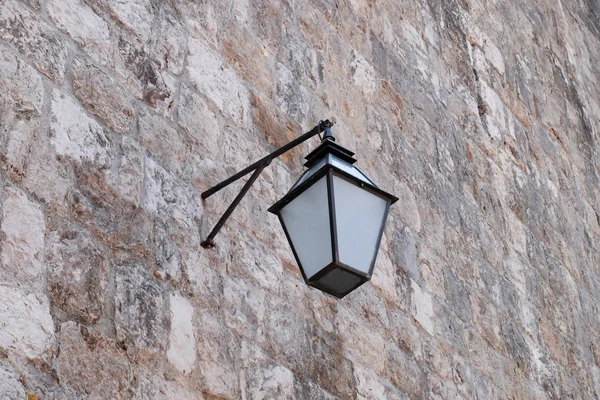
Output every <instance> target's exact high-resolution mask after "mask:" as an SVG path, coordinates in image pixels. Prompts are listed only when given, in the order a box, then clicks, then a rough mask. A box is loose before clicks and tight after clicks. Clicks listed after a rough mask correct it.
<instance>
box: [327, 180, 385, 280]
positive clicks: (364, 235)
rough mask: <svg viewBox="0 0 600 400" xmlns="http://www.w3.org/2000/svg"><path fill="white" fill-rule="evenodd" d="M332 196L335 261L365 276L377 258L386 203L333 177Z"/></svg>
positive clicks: (345, 181) (359, 188)
mask: <svg viewBox="0 0 600 400" xmlns="http://www.w3.org/2000/svg"><path fill="white" fill-rule="evenodd" d="M333 194H334V201H335V203H334V204H335V207H334V209H335V218H336V228H337V241H338V243H337V245H338V254H339V259H340V261H341V262H343V263H344V264H346V265H348V266H350V267H352V268H354V269H357V270H359V271H361V272H364V273H365V274H368V273H369V270H370V268H371V264H372V263H373V259H374V258H375V256H376V254H377V245H378V241H379V233H380V231H381V227H382V225H383V224H384V223H385V221H384V217H385V211H386V208H387V201H386V200H384V199H382V198H381V197H379V196H377V195H375V194H373V193H371V192H369V191H367V190H365V189H363V188H361V187H359V186H357V185H355V184H352V183H350V182H348V181H347V180H345V179H342V178H340V177H338V176H336V175H334V176H333Z"/></svg>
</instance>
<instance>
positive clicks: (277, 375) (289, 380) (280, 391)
mask: <svg viewBox="0 0 600 400" xmlns="http://www.w3.org/2000/svg"><path fill="white" fill-rule="evenodd" d="M247 379H248V393H247V394H248V398H250V399H257V400H264V399H272V398H282V399H286V398H292V396H293V395H294V374H292V371H290V370H288V369H287V368H284V367H282V366H281V365H265V366H261V367H258V368H254V369H252V370H251V371H249V376H248V378H247Z"/></svg>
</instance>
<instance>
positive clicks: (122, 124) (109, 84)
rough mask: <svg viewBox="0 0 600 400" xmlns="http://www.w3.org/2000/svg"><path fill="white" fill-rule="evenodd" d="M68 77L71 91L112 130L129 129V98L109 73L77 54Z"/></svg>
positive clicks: (131, 113)
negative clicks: (71, 86)
mask: <svg viewBox="0 0 600 400" xmlns="http://www.w3.org/2000/svg"><path fill="white" fill-rule="evenodd" d="M72 79H73V94H74V95H75V96H76V97H77V99H78V100H79V101H80V102H81V104H82V105H83V106H84V107H85V108H86V109H87V110H88V111H89V112H90V113H91V114H93V115H94V116H96V117H97V118H99V119H100V120H101V121H102V122H103V123H105V124H106V125H107V126H108V127H109V128H110V129H113V130H114V131H116V132H129V131H130V130H131V125H132V122H133V116H134V109H133V106H132V99H131V98H130V97H129V95H128V94H127V92H126V91H125V90H124V89H123V87H122V86H121V85H120V84H119V83H118V82H117V81H116V80H115V79H114V78H113V77H111V76H109V75H108V74H106V73H104V72H103V71H101V70H100V69H99V68H97V67H95V66H93V65H91V64H89V63H88V62H87V61H85V60H84V59H80V58H79V59H76V60H74V65H73V77H72Z"/></svg>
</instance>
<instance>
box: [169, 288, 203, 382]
mask: <svg viewBox="0 0 600 400" xmlns="http://www.w3.org/2000/svg"><path fill="white" fill-rule="evenodd" d="M170 306H171V333H170V336H169V350H168V351H167V358H168V359H169V362H170V363H171V364H173V366H174V367H175V368H177V370H179V371H180V372H181V373H183V374H189V373H190V372H191V371H192V370H193V369H194V362H195V361H196V338H195V337H194V325H193V323H192V318H193V316H194V308H193V307H192V305H191V304H190V302H189V301H188V300H187V299H185V298H183V297H181V296H179V295H171V298H170Z"/></svg>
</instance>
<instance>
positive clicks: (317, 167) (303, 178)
mask: <svg viewBox="0 0 600 400" xmlns="http://www.w3.org/2000/svg"><path fill="white" fill-rule="evenodd" d="M326 163H327V157H324V158H323V159H322V160H321V161H319V162H318V163H316V164H315V165H313V166H312V167H311V168H310V169H308V170H306V172H305V173H304V174H302V176H301V177H300V179H298V181H297V182H296V183H294V186H292V188H291V189H290V190H293V189H296V188H297V187H298V186H299V185H300V184H301V183H302V182H305V181H306V180H307V179H308V178H310V177H311V176H313V175H314V174H315V173H317V171H319V170H320V169H321V167H322V166H323V165H325V164H326Z"/></svg>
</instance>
